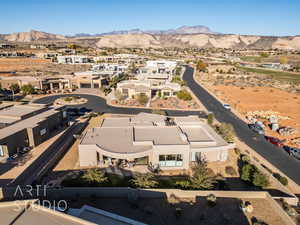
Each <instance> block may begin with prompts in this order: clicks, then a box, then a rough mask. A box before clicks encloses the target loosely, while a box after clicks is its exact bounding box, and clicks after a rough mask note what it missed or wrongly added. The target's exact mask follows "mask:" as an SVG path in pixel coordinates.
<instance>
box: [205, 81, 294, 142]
mask: <svg viewBox="0 0 300 225" xmlns="http://www.w3.org/2000/svg"><path fill="white" fill-rule="evenodd" d="M209 89H210V90H211V91H213V92H214V93H215V94H216V95H217V96H218V97H219V98H221V99H222V100H223V101H224V102H227V103H229V104H231V105H232V106H233V107H234V108H235V109H237V110H238V111H239V112H240V113H242V114H243V115H246V114H247V112H249V111H257V110H262V111H269V110H272V111H275V112H278V113H279V114H280V115H281V116H285V117H286V116H287V117H289V118H290V119H287V120H280V121H279V124H280V126H291V127H293V128H296V129H297V130H298V132H297V133H296V134H294V135H290V136H282V135H279V134H278V133H277V132H274V131H271V130H270V129H267V130H266V134H267V135H270V136H275V137H278V138H280V139H287V142H286V143H287V144H289V145H293V143H291V142H290V140H291V139H292V138H297V137H300V113H299V110H300V95H299V94H292V93H288V92H285V91H282V90H278V89H275V88H268V87H244V88H240V87H235V86H224V85H218V86H210V87H209ZM298 147H300V146H298Z"/></svg>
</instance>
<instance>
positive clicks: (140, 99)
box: [137, 94, 148, 105]
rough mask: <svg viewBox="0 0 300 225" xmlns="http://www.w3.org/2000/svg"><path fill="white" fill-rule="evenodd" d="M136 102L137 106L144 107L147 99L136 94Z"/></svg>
mask: <svg viewBox="0 0 300 225" xmlns="http://www.w3.org/2000/svg"><path fill="white" fill-rule="evenodd" d="M137 101H138V102H139V104H141V105H145V104H146V103H147V102H148V97H147V96H146V95H144V94H138V95H137Z"/></svg>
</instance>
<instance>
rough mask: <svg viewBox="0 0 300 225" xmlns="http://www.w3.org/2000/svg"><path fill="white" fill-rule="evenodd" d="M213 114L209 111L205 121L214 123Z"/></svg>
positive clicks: (210, 123)
mask: <svg viewBox="0 0 300 225" xmlns="http://www.w3.org/2000/svg"><path fill="white" fill-rule="evenodd" d="M214 119H215V115H214V114H213V113H209V114H208V115H207V123H208V124H209V125H212V124H213V123H214Z"/></svg>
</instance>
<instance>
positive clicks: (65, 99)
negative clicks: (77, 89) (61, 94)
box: [64, 97, 73, 102]
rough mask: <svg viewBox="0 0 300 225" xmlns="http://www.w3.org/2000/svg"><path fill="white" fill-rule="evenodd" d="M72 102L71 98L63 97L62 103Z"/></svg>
mask: <svg viewBox="0 0 300 225" xmlns="http://www.w3.org/2000/svg"><path fill="white" fill-rule="evenodd" d="M72 100H73V98H72V97H65V98H64V101H65V102H70V101H72Z"/></svg>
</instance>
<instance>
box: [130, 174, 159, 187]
mask: <svg viewBox="0 0 300 225" xmlns="http://www.w3.org/2000/svg"><path fill="white" fill-rule="evenodd" d="M130 182H131V183H132V184H133V185H134V186H136V187H139V188H153V187H156V186H157V185H158V182H157V180H156V177H155V175H154V174H152V173H136V174H134V176H133V179H131V180H130Z"/></svg>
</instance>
